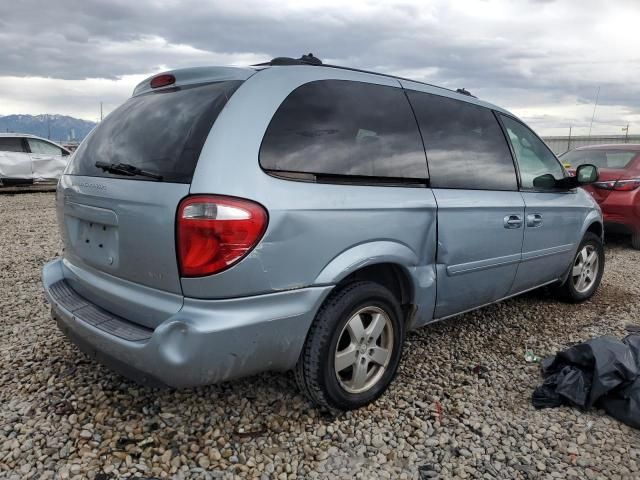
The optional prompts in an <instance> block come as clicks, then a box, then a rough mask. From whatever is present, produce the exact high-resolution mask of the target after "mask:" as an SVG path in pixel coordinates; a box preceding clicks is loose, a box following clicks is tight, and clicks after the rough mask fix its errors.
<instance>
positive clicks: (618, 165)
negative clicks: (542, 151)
mask: <svg viewBox="0 0 640 480" xmlns="http://www.w3.org/2000/svg"><path fill="white" fill-rule="evenodd" d="M637 155H638V152H637V151H625V150H618V149H615V150H604V149H593V150H572V151H571V152H567V153H565V154H564V155H562V157H560V159H561V160H562V163H564V164H566V165H569V166H570V167H571V168H578V167H579V166H580V165H583V164H585V163H590V164H592V165H595V166H596V167H599V168H613V169H623V168H627V167H628V166H629V164H630V163H631V161H632V160H633V159H634V158H635V157H636V156H637Z"/></svg>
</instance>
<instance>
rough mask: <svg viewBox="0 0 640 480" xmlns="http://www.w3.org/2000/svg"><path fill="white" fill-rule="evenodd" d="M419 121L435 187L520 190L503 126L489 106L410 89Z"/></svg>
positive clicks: (410, 97) (409, 93) (410, 95)
mask: <svg viewBox="0 0 640 480" xmlns="http://www.w3.org/2000/svg"><path fill="white" fill-rule="evenodd" d="M407 93H408V95H409V100H411V104H412V105H413V109H414V111H415V113H416V117H417V119H418V124H419V125H420V131H421V132H422V138H423V139H424V146H425V149H426V151H427V162H428V164H429V174H430V177H431V179H430V182H431V186H432V187H433V188H460V189H472V190H517V189H518V180H517V176H516V170H515V166H514V164H513V159H512V158H511V152H510V151H509V146H508V145H507V142H506V139H505V137H504V134H503V133H502V129H501V128H500V125H499V124H498V121H497V120H496V118H495V116H494V114H493V112H492V111H491V110H489V109H488V108H485V107H481V106H478V105H474V104H471V103H468V102H462V101H459V100H455V99H452V98H448V97H441V96H438V95H432V94H429V93H422V92H416V91H409V92H407Z"/></svg>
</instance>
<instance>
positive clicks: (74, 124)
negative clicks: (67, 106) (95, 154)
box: [0, 114, 96, 142]
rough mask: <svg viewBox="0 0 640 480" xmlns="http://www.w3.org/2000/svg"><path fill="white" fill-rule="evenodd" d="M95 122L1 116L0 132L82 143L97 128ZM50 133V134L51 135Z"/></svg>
mask: <svg viewBox="0 0 640 480" xmlns="http://www.w3.org/2000/svg"><path fill="white" fill-rule="evenodd" d="M95 126H96V124H95V122H90V121H88V120H81V119H79V118H73V117H68V116H66V115H47V114H43V115H6V116H4V117H3V116H0V132H2V133H4V132H16V133H30V134H32V135H38V136H39V137H43V138H50V139H51V140H53V141H58V142H66V141H68V140H74V139H75V140H77V141H80V140H82V139H83V138H84V137H86V136H87V134H88V133H89V132H90V131H91V129H92V128H93V127H95ZM49 132H50V133H49Z"/></svg>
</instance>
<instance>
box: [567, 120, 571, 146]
mask: <svg viewBox="0 0 640 480" xmlns="http://www.w3.org/2000/svg"><path fill="white" fill-rule="evenodd" d="M569 150H571V126H570V127H569V141H568V142H567V152H568V151H569Z"/></svg>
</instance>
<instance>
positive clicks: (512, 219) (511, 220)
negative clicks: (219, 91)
mask: <svg viewBox="0 0 640 480" xmlns="http://www.w3.org/2000/svg"><path fill="white" fill-rule="evenodd" d="M521 226H522V217H521V216H520V215H507V216H506V217H504V228H509V229H511V228H520V227H521Z"/></svg>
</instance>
